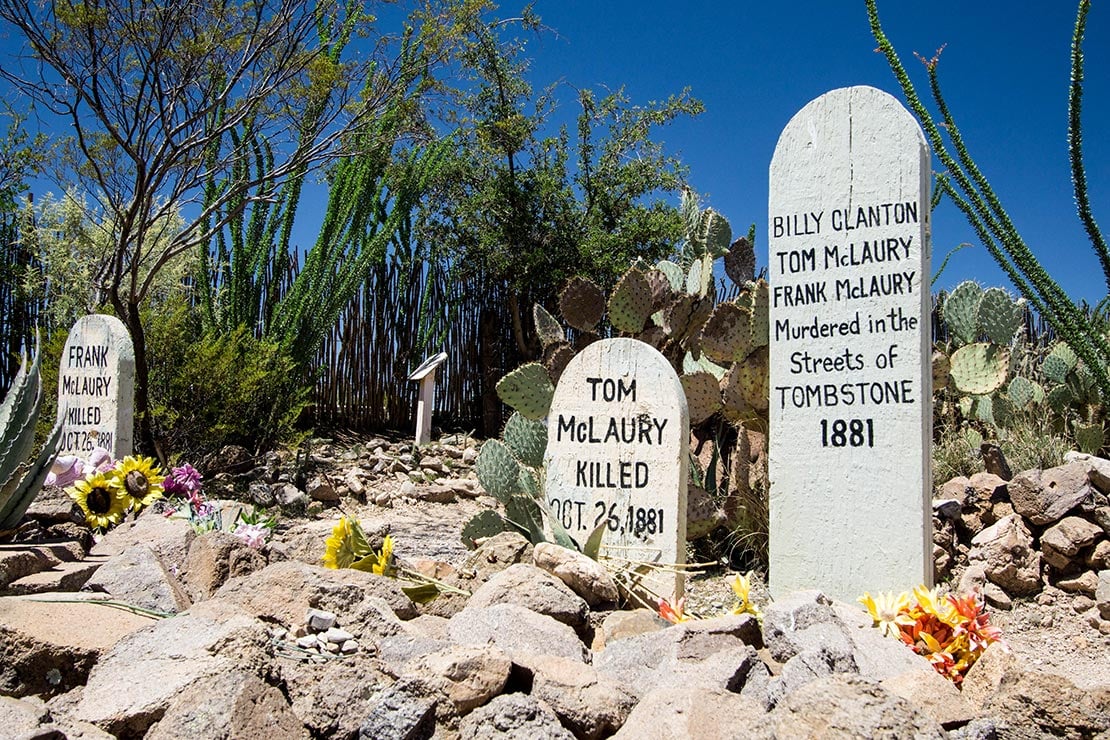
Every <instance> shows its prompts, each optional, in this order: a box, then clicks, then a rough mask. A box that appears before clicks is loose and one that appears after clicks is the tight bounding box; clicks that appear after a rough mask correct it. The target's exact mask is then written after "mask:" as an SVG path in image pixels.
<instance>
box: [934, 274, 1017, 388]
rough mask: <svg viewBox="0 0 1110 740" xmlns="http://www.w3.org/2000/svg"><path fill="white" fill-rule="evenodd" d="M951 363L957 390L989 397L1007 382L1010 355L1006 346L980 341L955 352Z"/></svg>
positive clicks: (953, 381)
mask: <svg viewBox="0 0 1110 740" xmlns="http://www.w3.org/2000/svg"><path fill="white" fill-rule="evenodd" d="M961 285H962V283H961ZM957 287H958V286H957ZM949 362H950V363H951V374H952V375H951V377H952V383H953V385H955V386H956V390H958V391H960V392H961V393H969V394H971V395H973V396H985V395H988V394H990V393H994V392H995V391H996V390H998V389H999V388H1001V387H1002V384H1003V383H1005V382H1006V372H1007V370H1008V368H1009V363H1010V352H1009V350H1008V349H1006V348H1005V347H999V346H997V345H993V344H988V343H986V342H976V343H975V344H968V345H965V346H963V347H960V348H959V349H958V350H956V351H955V352H953V353H952V357H951V358H950V359H949Z"/></svg>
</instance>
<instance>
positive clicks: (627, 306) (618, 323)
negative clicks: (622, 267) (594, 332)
mask: <svg viewBox="0 0 1110 740" xmlns="http://www.w3.org/2000/svg"><path fill="white" fill-rule="evenodd" d="M652 300H653V296H652V291H651V284H650V283H649V282H648V281H647V278H646V277H644V273H642V272H640V271H639V270H637V269H636V268H635V267H633V268H630V269H629V270H628V272H626V273H624V275H622V276H621V279H620V280H618V281H617V285H616V287H615V288H613V295H612V296H610V298H609V323H611V324H612V325H613V328H614V329H616V330H617V331H619V332H623V333H625V334H637V333H639V332H640V331H641V330H642V329H643V328H644V322H646V321H647V320H648V317H649V316H651V314H652Z"/></svg>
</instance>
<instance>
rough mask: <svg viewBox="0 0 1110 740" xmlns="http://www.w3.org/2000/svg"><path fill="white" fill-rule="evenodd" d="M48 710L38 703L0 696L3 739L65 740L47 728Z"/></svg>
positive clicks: (0, 720)
mask: <svg viewBox="0 0 1110 740" xmlns="http://www.w3.org/2000/svg"><path fill="white" fill-rule="evenodd" d="M51 719H52V717H51V716H50V710H48V709H47V708H46V707H45V706H43V705H42V704H40V703H36V702H32V701H26V700H23V699H15V698H12V697H10V696H0V727H2V728H3V731H4V737H10V738H17V739H18V740H65V735H64V734H62V733H61V732H60V731H58V730H57V729H56V728H54V727H51V726H49V723H50V720H51Z"/></svg>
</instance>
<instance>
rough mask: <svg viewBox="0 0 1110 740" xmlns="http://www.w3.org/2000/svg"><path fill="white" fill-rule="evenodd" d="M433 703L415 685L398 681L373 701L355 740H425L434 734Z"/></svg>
mask: <svg viewBox="0 0 1110 740" xmlns="http://www.w3.org/2000/svg"><path fill="white" fill-rule="evenodd" d="M437 703H438V699H437V698H436V697H435V696H434V695H429V694H428V692H427V691H426V689H425V688H424V687H423V686H421V685H420V683H419V682H417V681H409V680H405V679H402V680H400V681H398V682H397V683H395V684H393V685H392V686H390V687H389V688H387V689H385V690H383V691H382V692H381V693H379V694H378V695H377V696H376V697H375V699H374V702H373V705H372V707H371V709H370V714H369V716H368V717H367V718H366V721H365V722H363V723H362V726H361V727H359V730H358V737H359V740H426V739H427V738H430V737H432V735H433V734H434V733H435V727H436V704H437Z"/></svg>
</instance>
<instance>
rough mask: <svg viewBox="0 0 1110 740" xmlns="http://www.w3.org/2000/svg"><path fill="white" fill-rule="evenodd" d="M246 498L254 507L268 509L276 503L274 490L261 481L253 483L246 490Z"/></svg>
mask: <svg viewBox="0 0 1110 740" xmlns="http://www.w3.org/2000/svg"><path fill="white" fill-rule="evenodd" d="M247 498H248V499H249V500H250V502H251V503H252V504H254V505H255V506H260V507H262V508H264V509H268V508H270V507H271V506H274V505H275V504H276V503H277V497H276V496H274V489H273V486H271V485H270V484H269V483H265V482H263V481H253V482H252V483H251V484H250V486H249V487H248V488H247Z"/></svg>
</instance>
